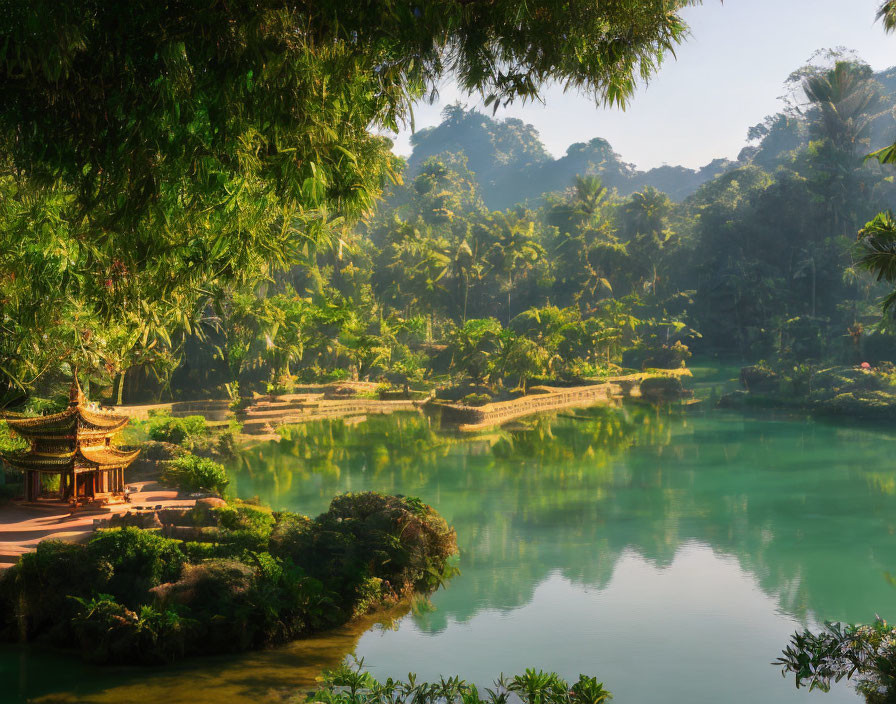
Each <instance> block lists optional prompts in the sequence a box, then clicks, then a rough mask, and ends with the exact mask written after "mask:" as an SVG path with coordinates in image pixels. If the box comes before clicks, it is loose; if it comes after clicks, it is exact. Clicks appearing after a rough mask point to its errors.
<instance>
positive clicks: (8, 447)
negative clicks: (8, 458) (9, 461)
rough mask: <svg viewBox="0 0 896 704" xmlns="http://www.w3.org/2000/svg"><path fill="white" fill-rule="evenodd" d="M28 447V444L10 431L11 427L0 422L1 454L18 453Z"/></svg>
mask: <svg viewBox="0 0 896 704" xmlns="http://www.w3.org/2000/svg"><path fill="white" fill-rule="evenodd" d="M27 447H28V442H27V441H26V440H23V439H22V438H19V437H17V436H14V435H12V434H11V433H10V431H9V426H8V425H7V424H6V421H4V420H0V454H6V453H8V452H17V451H19V450H24V449H26V448H27Z"/></svg>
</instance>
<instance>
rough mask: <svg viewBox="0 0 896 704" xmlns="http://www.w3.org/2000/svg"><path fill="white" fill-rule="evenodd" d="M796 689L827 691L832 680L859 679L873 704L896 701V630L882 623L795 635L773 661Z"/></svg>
mask: <svg viewBox="0 0 896 704" xmlns="http://www.w3.org/2000/svg"><path fill="white" fill-rule="evenodd" d="M775 664H776V665H781V667H782V672H783V674H785V675H786V674H787V673H788V672H789V673H792V674H793V675H794V676H795V678H796V686H797V688H799V687H808V688H809V690H810V691H811V690H813V689H816V688H817V689H820V690H821V691H823V692H827V691H829V690H830V688H831V682H839V681H840V680H842V679H844V678H846V679H852V678H853V677H855V679H856V680H857V682H856V689H858V690H859V692H861V693H862V694H864V695H865V699H866V701H868V702H869V704H884V703H885V702H892V701H894V697H896V628H894V627H893V626H890V625H889V624H887V622H886V621H883V620H880V619H878V620H877V621H876V622H875V623H874V624H873V625H870V626H843V625H841V624H839V623H827V624H825V627H824V629H823V630H822V631H821V633H813V632H812V631H809V630H805V631H803V632H802V633H794V635H793V636H792V637H791V639H790V645H789V646H788V647H787V648H785V650H784V652H783V654H782V657H780V658H778V660H777V661H775Z"/></svg>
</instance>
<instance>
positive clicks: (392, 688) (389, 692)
mask: <svg viewBox="0 0 896 704" xmlns="http://www.w3.org/2000/svg"><path fill="white" fill-rule="evenodd" d="M363 667H364V661H363V660H359V661H357V662H355V664H354V666H352V665H349V664H348V663H343V664H342V665H340V666H339V667H338V668H336V669H335V670H332V671H329V672H325V673H324V674H323V677H322V680H323V684H322V686H321V688H320V689H319V690H317V691H315V692H311V693H310V694H309V695H308V698H307V701H309V702H324V703H325V704H396V703H398V702H413V704H506V703H507V702H508V700H509V695H510V694H516V695H518V696H519V697H520V698H521V699H522V700H523V701H524V702H526V704H536V703H539V704H603V702H607V701H609V700H610V699H612V697H613V695H612V694H610V692H608V691H607V690H606V689H604V686H603V684H602V683H601V682H598V681H597V679H596V678H594V677H588V676H587V675H579V679H578V681H577V682H576V683H574V684H573V685H572V686H570V685H569V683H567V682H566V681H565V680H563V679H562V678H561V677H560V676H559V675H558V674H557V673H556V672H544V671H542V670H535V669H531V668H530V669H527V670H526V672H525V673H524V674H522V675H517V676H516V677H513V678H511V679H509V680H508V679H506V678H505V677H504V676H503V675H502V676H501V677H500V678H498V679H497V680H496V681H495V683H494V688H486V689H485V696H482V695H481V694H480V692H479V689H478V688H477V687H476V685H474V684H470V683H468V682H466V681H465V680H462V679H460V678H459V677H448V678H445V677H441V678H440V679H439V681H438V682H420V683H418V682H417V676H416V675H414V674H409V675H408V679H407V681H406V682H403V681H401V680H393V679H392V678H391V677H390V678H389V679H388V680H386V681H385V682H383V683H381V682H378V681H377V680H376V679H375V678H374V677H373V676H372V675H371V674H370V673H369V672H365V671H364V669H363Z"/></svg>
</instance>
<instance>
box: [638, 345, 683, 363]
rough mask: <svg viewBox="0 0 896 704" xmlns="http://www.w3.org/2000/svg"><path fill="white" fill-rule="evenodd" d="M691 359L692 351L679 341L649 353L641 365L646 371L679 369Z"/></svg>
mask: <svg viewBox="0 0 896 704" xmlns="http://www.w3.org/2000/svg"><path fill="white" fill-rule="evenodd" d="M690 358H691V351H690V350H689V349H688V348H687V345H684V344H682V343H681V341H680V340H679V341H678V342H676V343H675V344H674V345H663V346H662V347H660V348H659V349H656V350H653V351H651V352H649V353H648V354H647V356H646V357H645V358H644V361H643V362H642V363H641V364H642V366H643V368H644V369H679V368H680V367H683V366H684V365H685V363H686V362H687V361H688V360H689V359H690Z"/></svg>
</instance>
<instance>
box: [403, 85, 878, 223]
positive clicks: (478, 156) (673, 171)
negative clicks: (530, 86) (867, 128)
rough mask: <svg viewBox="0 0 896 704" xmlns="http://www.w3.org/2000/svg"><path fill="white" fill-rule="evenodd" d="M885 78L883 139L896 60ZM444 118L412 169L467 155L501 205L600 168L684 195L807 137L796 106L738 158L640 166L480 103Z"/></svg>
mask: <svg viewBox="0 0 896 704" xmlns="http://www.w3.org/2000/svg"><path fill="white" fill-rule="evenodd" d="M875 78H876V79H877V81H878V82H879V83H880V84H881V93H882V95H883V96H884V107H885V108H886V106H889V108H888V109H884V110H883V112H882V114H881V116H880V117H879V118H878V119H877V120H876V121H875V123H874V125H873V127H872V135H871V140H870V142H871V144H872V145H874V148H879V147H882V146H884V145H886V144H888V143H890V142H891V141H892V139H891V137H892V133H893V131H894V130H896V119H894V117H893V104H894V103H896V99H894V98H896V68H891V69H887V70H885V71H881V72H880V73H877V74H875ZM442 115H443V119H442V122H441V124H439V125H436V126H435V127H429V128H427V129H423V130H420V131H419V132H417V133H416V134H414V135H413V136H412V137H411V145H412V146H413V153H412V154H411V157H410V158H409V159H408V168H409V172H410V175H411V176H413V175H415V174H416V173H417V172H418V171H419V168H420V165H421V164H422V163H423V162H424V161H426V160H427V159H429V158H430V157H433V156H437V155H439V154H444V153H445V152H451V153H455V154H463V155H465V156H466V157H467V164H468V166H469V168H470V170H471V171H472V172H473V173H474V174H475V175H476V179H477V180H478V182H479V185H480V188H481V193H482V197H483V199H484V200H485V203H486V205H488V207H489V208H491V209H493V210H495V209H498V210H503V209H506V208H509V207H512V206H514V205H516V204H517V203H529V204H531V205H538V204H539V202H540V201H541V200H542V199H543V197H544V195H545V194H547V193H553V192H556V191H562V190H564V189H566V188H567V187H568V186H569V185H570V183H572V180H573V178H574V177H575V176H577V175H585V174H594V175H598V176H600V177H601V178H602V179H603V181H604V184H605V185H606V186H608V187H610V188H615V189H616V190H617V191H618V192H619V195H621V196H628V195H631V194H632V193H635V192H637V191H640V190H643V189H644V188H645V187H647V186H653V187H654V188H656V189H658V190H660V191H662V192H663V193H666V194H668V195H669V197H670V198H672V199H673V200H675V201H682V200H684V199H686V198H687V197H688V196H690V195H693V194H694V193H696V191H697V189H698V188H700V186H702V185H703V184H704V183H706V182H707V181H711V180H712V179H714V178H715V177H716V176H719V175H720V174H723V173H725V172H726V171H729V170H730V169H733V168H737V167H740V166H745V165H747V164H755V165H756V166H759V167H761V168H763V169H765V170H767V171H774V170H775V169H776V168H777V167H778V166H780V165H782V164H786V163H787V162H788V161H790V160H791V159H792V158H793V155H794V154H795V153H796V151H797V150H799V149H801V148H803V147H805V146H806V144H808V140H809V135H808V129H807V127H806V123H805V120H804V119H803V118H802V116H800V115H799V114H795V113H791V114H784V113H779V114H777V115H772V116H770V117H768V118H766V119H765V121H763V122H762V123H761V124H759V125H756V126H755V127H752V128H750V130H749V132H748V135H747V139H748V141H749V142H750V145H749V146H747V147H745V148H744V149H743V151H741V153H740V155H739V156H738V160H737V161H730V160H728V159H715V160H714V161H712V162H710V163H709V164H707V165H706V166H704V167H703V168H701V169H696V170H695V169H688V168H685V167H683V166H661V167H659V168H656V169H650V170H649V171H640V170H639V169H637V168H636V167H635V165H634V164H629V163H626V162H625V161H623V160H622V157H621V156H620V155H619V154H617V153H616V152H615V151H614V150H613V147H612V146H611V145H610V143H609V142H608V141H607V140H605V139H601V138H599V137H598V138H595V139H592V140H590V141H588V142H577V143H576V144H572V145H570V147H569V149H567V150H566V154H565V155H564V156H562V157H560V158H559V159H555V158H553V157H552V156H551V155H550V153H548V151H547V149H545V146H544V144H543V143H542V141H541V138H540V136H539V134H538V130H536V129H535V128H534V127H533V126H532V125H529V124H526V123H525V122H523V121H522V120H518V119H516V118H508V119H504V120H495V119H493V118H491V117H489V116H488V115H483V114H482V113H480V112H477V111H476V110H465V109H464V108H463V107H461V106H460V105H452V106H449V107H447V108H445V110H444V111H443V113H442Z"/></svg>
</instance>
